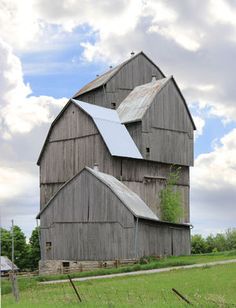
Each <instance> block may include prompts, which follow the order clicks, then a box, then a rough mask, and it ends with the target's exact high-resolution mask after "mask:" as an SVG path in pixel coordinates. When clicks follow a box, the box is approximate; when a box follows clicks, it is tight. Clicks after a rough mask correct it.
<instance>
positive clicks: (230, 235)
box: [225, 229, 236, 250]
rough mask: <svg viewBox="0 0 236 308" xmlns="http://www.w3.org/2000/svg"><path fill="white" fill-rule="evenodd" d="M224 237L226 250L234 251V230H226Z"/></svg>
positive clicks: (235, 232) (235, 244) (235, 246)
mask: <svg viewBox="0 0 236 308" xmlns="http://www.w3.org/2000/svg"><path fill="white" fill-rule="evenodd" d="M225 237H226V245H227V250H232V249H236V229H228V230H227V231H226V234H225Z"/></svg>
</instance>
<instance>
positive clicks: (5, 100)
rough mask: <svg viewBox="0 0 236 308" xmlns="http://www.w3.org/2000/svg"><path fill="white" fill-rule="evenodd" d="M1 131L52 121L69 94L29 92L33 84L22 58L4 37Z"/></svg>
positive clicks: (18, 130)
mask: <svg viewBox="0 0 236 308" xmlns="http://www.w3.org/2000/svg"><path fill="white" fill-rule="evenodd" d="M0 72H1V73H0V129H1V131H0V133H1V134H2V135H3V136H4V137H5V138H10V137H11V135H12V134H14V133H28V132H29V131H31V130H32V129H33V128H34V127H35V126H38V125H40V124H42V123H49V122H51V121H52V119H53V117H54V112H55V109H57V111H58V110H59V107H60V108H61V107H62V106H63V105H64V104H65V102H66V100H67V99H66V98H62V99H54V98H53V97H48V96H39V97H36V96H29V95H30V94H31V92H32V91H31V88H30V86H29V85H26V84H25V83H24V80H23V72H22V67H21V62H20V60H19V58H18V57H16V56H15V55H14V54H13V52H12V49H11V48H10V47H9V46H8V45H7V44H6V43H4V42H3V41H2V40H0Z"/></svg>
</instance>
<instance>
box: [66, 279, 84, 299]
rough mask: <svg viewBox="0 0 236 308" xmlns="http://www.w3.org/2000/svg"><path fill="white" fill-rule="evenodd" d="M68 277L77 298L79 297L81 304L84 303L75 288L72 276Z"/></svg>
mask: <svg viewBox="0 0 236 308" xmlns="http://www.w3.org/2000/svg"><path fill="white" fill-rule="evenodd" d="M67 276H68V278H69V280H70V283H71V285H72V287H73V289H74V291H75V294H76V295H77V297H78V300H79V302H82V299H81V297H80V295H79V292H78V291H77V289H76V287H75V285H74V282H73V281H72V279H71V278H70V275H67Z"/></svg>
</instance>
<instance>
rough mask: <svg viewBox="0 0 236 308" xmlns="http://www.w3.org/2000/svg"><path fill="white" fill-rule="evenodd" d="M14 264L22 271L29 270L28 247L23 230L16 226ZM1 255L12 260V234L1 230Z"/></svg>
mask: <svg viewBox="0 0 236 308" xmlns="http://www.w3.org/2000/svg"><path fill="white" fill-rule="evenodd" d="M13 234H14V263H15V264H16V265H17V266H18V267H19V268H20V269H26V268H28V245H27V243H26V237H25V235H24V233H23V232H22V230H21V228H20V227H18V226H14V228H13ZM1 255H3V256H7V257H8V258H9V259H10V260H11V258H12V232H11V231H8V230H6V229H3V228H1Z"/></svg>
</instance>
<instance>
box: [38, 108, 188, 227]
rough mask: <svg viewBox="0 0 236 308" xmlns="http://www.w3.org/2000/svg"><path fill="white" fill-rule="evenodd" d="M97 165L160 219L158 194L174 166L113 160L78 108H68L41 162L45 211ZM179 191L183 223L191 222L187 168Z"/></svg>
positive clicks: (52, 134)
mask: <svg viewBox="0 0 236 308" xmlns="http://www.w3.org/2000/svg"><path fill="white" fill-rule="evenodd" d="M95 163H97V164H99V170H100V171H101V172H105V173H108V174H111V175H113V176H115V177H116V178H117V179H119V180H123V181H124V183H125V184H126V185H127V186H128V187H129V188H131V189H132V190H133V191H134V192H136V193H137V194H138V195H139V196H140V197H141V198H142V199H143V200H144V201H145V202H146V203H147V204H148V205H149V206H150V207H151V208H152V210H153V211H154V212H155V213H156V214H157V215H158V216H160V207H159V198H158V192H159V191H160V189H161V188H163V185H164V182H163V179H162V178H163V177H164V178H167V177H168V175H169V172H170V165H169V164H162V163H157V162H151V161H146V160H135V159H125V158H120V157H112V156H111V155H110V153H109V151H108V149H107V147H106V145H105V143H104V142H103V140H102V137H101V136H100V134H99V132H98V130H97V128H96V126H95V125H94V123H93V121H92V119H91V118H90V117H89V116H88V115H86V114H85V113H84V112H83V111H81V110H80V109H79V108H78V107H76V106H75V105H74V104H71V105H70V106H68V108H67V110H66V111H65V112H64V113H63V115H62V116H61V118H60V119H59V120H58V121H57V123H56V124H55V126H54V127H53V129H52V131H51V134H50V136H49V140H48V142H47V145H46V147H45V150H44V153H43V155H42V158H41V161H40V205H41V209H42V208H43V207H44V205H45V204H46V203H47V201H48V200H49V199H50V198H51V197H52V196H53V195H54V194H55V193H56V192H57V191H58V189H59V188H60V187H61V185H63V184H64V183H65V182H66V181H67V180H68V179H70V178H72V177H73V176H74V175H76V174H77V173H78V172H80V171H81V170H82V169H83V168H84V167H85V166H88V167H93V166H94V164H95ZM150 177H151V178H150ZM160 178H161V179H160ZM178 189H180V191H181V194H182V203H183V208H184V211H185V215H184V217H183V221H182V222H189V169H188V167H186V166H182V169H181V177H180V179H179V183H178Z"/></svg>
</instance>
